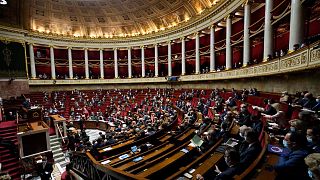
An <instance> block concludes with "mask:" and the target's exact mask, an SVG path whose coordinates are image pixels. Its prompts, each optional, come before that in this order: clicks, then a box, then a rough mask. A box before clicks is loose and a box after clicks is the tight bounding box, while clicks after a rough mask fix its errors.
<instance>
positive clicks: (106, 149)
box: [103, 147, 112, 151]
mask: <svg viewBox="0 0 320 180" xmlns="http://www.w3.org/2000/svg"><path fill="white" fill-rule="evenodd" d="M111 149H112V147H107V148H104V149H103V151H110V150H111Z"/></svg>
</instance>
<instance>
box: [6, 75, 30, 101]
mask: <svg viewBox="0 0 320 180" xmlns="http://www.w3.org/2000/svg"><path fill="white" fill-rule="evenodd" d="M27 93H29V83H28V80H27V79H14V80H11V81H10V79H0V97H2V98H4V99H8V98H10V97H16V96H21V94H27Z"/></svg>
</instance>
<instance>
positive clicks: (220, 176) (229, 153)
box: [196, 148, 240, 180]
mask: <svg viewBox="0 0 320 180" xmlns="http://www.w3.org/2000/svg"><path fill="white" fill-rule="evenodd" d="M224 161H225V163H226V164H227V166H228V168H227V169H226V170H224V171H221V170H220V169H219V167H218V166H217V165H216V166H215V170H214V171H215V172H216V173H217V175H216V177H215V178H214V180H227V179H232V177H233V176H235V175H236V174H239V173H240V155H239V153H238V152H237V151H236V150H235V149H233V148H227V149H226V151H225V152H224ZM196 179H197V180H204V177H203V176H201V175H200V174H197V175H196ZM210 179H212V178H210Z"/></svg>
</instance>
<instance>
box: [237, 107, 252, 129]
mask: <svg viewBox="0 0 320 180" xmlns="http://www.w3.org/2000/svg"><path fill="white" fill-rule="evenodd" d="M250 117H251V114H250V112H249V111H248V108H247V105H246V104H241V108H240V113H239V115H238V118H237V119H238V121H239V125H240V126H243V125H246V126H251V118H250Z"/></svg>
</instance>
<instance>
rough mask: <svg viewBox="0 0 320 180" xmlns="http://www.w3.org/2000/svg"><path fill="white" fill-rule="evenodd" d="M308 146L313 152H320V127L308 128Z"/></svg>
mask: <svg viewBox="0 0 320 180" xmlns="http://www.w3.org/2000/svg"><path fill="white" fill-rule="evenodd" d="M307 141H308V144H307V146H308V148H309V150H310V151H311V152H313V153H320V129H319V128H318V127H313V128H312V129H311V128H310V129H307Z"/></svg>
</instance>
